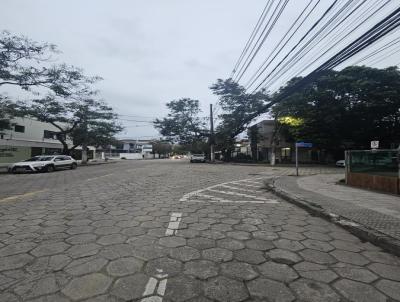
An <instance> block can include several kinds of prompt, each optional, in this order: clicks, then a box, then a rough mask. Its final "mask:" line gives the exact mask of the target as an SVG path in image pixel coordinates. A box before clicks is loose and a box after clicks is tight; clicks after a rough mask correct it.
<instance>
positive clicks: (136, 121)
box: [119, 118, 153, 124]
mask: <svg viewBox="0 0 400 302" xmlns="http://www.w3.org/2000/svg"><path fill="white" fill-rule="evenodd" d="M119 120H120V121H125V122H135V123H149V124H153V122H151V121H141V120H131V119H123V118H120V119H119Z"/></svg>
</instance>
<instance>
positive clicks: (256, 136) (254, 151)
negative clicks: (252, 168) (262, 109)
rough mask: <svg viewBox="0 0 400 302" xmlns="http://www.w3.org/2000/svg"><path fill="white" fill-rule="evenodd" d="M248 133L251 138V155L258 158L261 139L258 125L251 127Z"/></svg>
mask: <svg viewBox="0 0 400 302" xmlns="http://www.w3.org/2000/svg"><path fill="white" fill-rule="evenodd" d="M248 135H249V140H250V149H251V157H252V158H253V160H258V143H259V141H260V133H259V131H258V127H257V125H254V126H252V127H250V128H249V131H248Z"/></svg>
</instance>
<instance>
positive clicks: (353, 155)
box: [346, 149, 400, 194]
mask: <svg viewBox="0 0 400 302" xmlns="http://www.w3.org/2000/svg"><path fill="white" fill-rule="evenodd" d="M399 154H400V150H383V149H379V150H350V151H346V183H347V184H349V185H353V186H357V187H362V188H367V189H372V190H378V191H385V192H390V193H394V194H400V169H399V167H400V166H399Z"/></svg>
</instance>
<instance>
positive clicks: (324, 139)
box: [273, 66, 400, 158]
mask: <svg viewBox="0 0 400 302" xmlns="http://www.w3.org/2000/svg"><path fill="white" fill-rule="evenodd" d="M299 80H300V79H293V80H292V81H291V82H289V83H288V85H286V86H285V87H283V88H282V89H281V91H280V92H279V93H284V92H285V90H287V89H290V87H291V86H293V85H295V83H296V82H297V81H299ZM273 114H274V116H275V117H277V118H278V119H279V120H280V122H281V124H283V125H284V128H286V131H287V132H288V136H290V137H292V138H293V139H294V140H308V141H312V142H313V143H314V144H315V145H317V146H318V147H319V148H320V149H325V150H328V151H329V152H330V153H331V154H333V155H334V156H336V157H338V158H339V157H341V158H342V157H343V150H344V149H349V148H360V149H369V145H370V141H371V140H379V141H380V142H381V146H382V147H384V148H390V147H393V146H391V145H393V144H394V143H395V144H398V143H399V142H400V72H399V70H398V69H397V68H395V67H390V68H386V69H375V68H370V67H365V66H361V67H360V66H352V67H348V68H345V69H343V70H341V71H327V72H325V73H324V74H321V75H320V76H319V77H318V78H316V79H315V80H313V81H312V82H310V83H309V84H308V85H305V86H304V87H303V88H302V89H299V90H297V91H296V92H295V93H292V94H290V95H289V96H287V97H285V98H284V99H283V100H282V101H280V102H279V103H278V104H276V105H275V106H274V109H273Z"/></svg>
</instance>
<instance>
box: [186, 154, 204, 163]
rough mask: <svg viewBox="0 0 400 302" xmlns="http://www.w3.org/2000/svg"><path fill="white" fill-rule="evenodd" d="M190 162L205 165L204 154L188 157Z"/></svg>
mask: <svg viewBox="0 0 400 302" xmlns="http://www.w3.org/2000/svg"><path fill="white" fill-rule="evenodd" d="M190 162H191V163H195V162H200V163H205V162H206V156H205V155H204V154H192V155H190Z"/></svg>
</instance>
